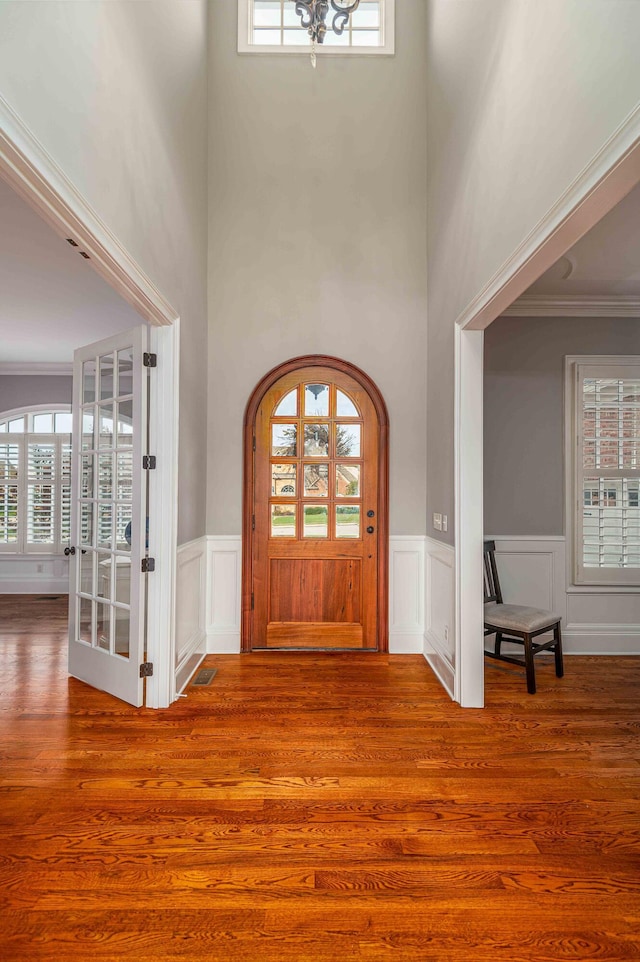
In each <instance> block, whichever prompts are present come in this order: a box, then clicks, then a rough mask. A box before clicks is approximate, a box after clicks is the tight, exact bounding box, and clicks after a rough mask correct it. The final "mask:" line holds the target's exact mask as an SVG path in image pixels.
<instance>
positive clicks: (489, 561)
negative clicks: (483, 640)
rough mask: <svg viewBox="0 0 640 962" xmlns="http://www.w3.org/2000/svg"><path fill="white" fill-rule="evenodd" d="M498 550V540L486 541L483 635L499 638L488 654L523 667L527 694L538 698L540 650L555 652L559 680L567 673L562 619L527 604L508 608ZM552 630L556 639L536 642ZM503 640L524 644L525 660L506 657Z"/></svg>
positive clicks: (486, 652) (486, 653) (490, 656)
mask: <svg viewBox="0 0 640 962" xmlns="http://www.w3.org/2000/svg"><path fill="white" fill-rule="evenodd" d="M495 551H496V545H495V541H485V543H484V602H485V604H484V633H485V636H486V635H495V636H496V639H495V646H494V650H493V651H487V650H486V649H485V655H488V657H489V658H496V659H498V660H499V661H508V662H510V663H511V664H513V665H520V666H524V668H525V669H526V672H527V691H528V692H529V694H530V695H535V693H536V675H535V668H534V665H533V658H534V655H537V654H538V652H539V651H553V653H554V655H555V660H556V675H557V676H558V678H562V676H563V674H564V668H563V664H562V636H561V633H560V621H561V618H559V617H558V615H554V614H553V613H552V612H551V611H544V610H543V609H542V608H527V607H525V606H524V605H505V604H504V603H503V601H502V591H501V590H500V581H499V579H498V568H497V565H496V555H495ZM549 631H553V638H549V639H548V640H547V641H539V642H534V640H533V639H534V638H537V637H538V636H539V635H544V634H547V633H548V632H549ZM503 641H508V642H515V643H516V644H518V645H523V647H524V661H523V660H522V659H521V658H514V657H513V656H511V655H503V654H502V652H501V650H500V649H501V646H502V642H503Z"/></svg>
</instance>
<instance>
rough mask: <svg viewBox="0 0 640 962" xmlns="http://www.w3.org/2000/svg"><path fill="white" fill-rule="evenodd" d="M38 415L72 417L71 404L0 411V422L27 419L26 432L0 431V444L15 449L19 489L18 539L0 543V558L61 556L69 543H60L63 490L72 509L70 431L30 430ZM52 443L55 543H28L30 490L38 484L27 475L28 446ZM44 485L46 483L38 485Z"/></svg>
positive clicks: (17, 485) (40, 405) (42, 405)
mask: <svg viewBox="0 0 640 962" xmlns="http://www.w3.org/2000/svg"><path fill="white" fill-rule="evenodd" d="M38 414H53V415H55V414H71V405H70V404H34V405H31V406H29V407H20V408H13V409H12V410H9V411H2V412H0V422H5V421H11V420H14V419H15V418H19V417H24V418H25V419H26V430H25V431H16V432H9V431H6V432H5V431H3V432H0V444H3V443H8V442H10V443H12V444H15V445H16V446H17V447H18V478H17V483H16V485H15V486H16V487H17V488H18V537H17V540H16V541H15V542H9V543H6V542H0V556H7V555H9V556H13V557H15V556H25V555H34V554H36V555H47V556H52V555H55V556H57V555H61V554H62V553H63V550H64V547H65V545H66V544H67V543H68V541H63V540H62V537H61V535H62V501H63V488H64V487H65V486H66V487H67V488H68V489H69V490H68V498H67V500H68V502H69V510H71V445H72V432H71V431H69V432H56V431H50V432H47V433H42V432H36V431H33V430H31V425H32V422H33V416H34V415H38ZM34 442H35V443H43V444H51V445H53V447H54V449H55V455H54V476H53V478H52V479H51V486H53V487H54V488H55V495H54V516H53V529H54V540H53V541H52V542H49V543H42V542H29V541H28V530H29V518H28V504H29V488H30V486H32V485H34V484H36V483H38V482H37V481H36V480H34V479H33V478H30V476H29V445H30V444H33V443H34ZM65 444H68V445H69V474H68V477H67V476H66V475H65V473H64V472H63V469H62V466H63V447H64V445H65ZM40 483H42V484H47V483H48V482H40Z"/></svg>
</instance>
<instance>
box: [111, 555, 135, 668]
mask: <svg viewBox="0 0 640 962" xmlns="http://www.w3.org/2000/svg"><path fill="white" fill-rule="evenodd" d="M129 573H130V572H129V571H127V573H126V574H127V578H128V577H129ZM113 617H114V621H115V625H114V629H115V653H116V655H120V657H121V658H128V657H129V631H130V624H129V623H130V619H131V615H130V611H129V609H128V608H119V607H116V608H114V609H113Z"/></svg>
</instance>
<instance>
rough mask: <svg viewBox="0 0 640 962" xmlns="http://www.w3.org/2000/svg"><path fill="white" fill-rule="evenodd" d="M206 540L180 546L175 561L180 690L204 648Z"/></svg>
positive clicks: (177, 678)
mask: <svg viewBox="0 0 640 962" xmlns="http://www.w3.org/2000/svg"><path fill="white" fill-rule="evenodd" d="M206 548H207V541H206V538H198V539H197V540H196V541H190V542H188V543H187V544H183V545H180V547H179V548H178V557H177V564H176V645H175V685H176V692H181V691H182V689H183V688H184V686H185V685H186V684H187V682H188V681H189V679H190V678H191V676H192V674H193V673H194V671H195V670H196V668H197V667H198V665H199V664H200V662H201V661H202V659H203V658H204V656H205V654H206V648H207V633H206V628H205V599H206V590H207V580H208V579H207V551H206Z"/></svg>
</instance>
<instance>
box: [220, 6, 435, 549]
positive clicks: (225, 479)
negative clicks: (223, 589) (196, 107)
mask: <svg viewBox="0 0 640 962" xmlns="http://www.w3.org/2000/svg"><path fill="white" fill-rule="evenodd" d="M210 26H211V33H210V68H209V71H210V87H209V116H210V123H211V137H210V181H209V184H210V187H209V192H210V193H209V201H210V208H209V209H210V218H209V224H210V249H209V250H210V254H209V310H210V314H209V370H210V379H209V469H208V482H209V500H208V522H207V530H208V532H209V534H215V535H224V534H230V535H238V534H239V533H240V531H241V490H242V489H241V477H242V420H243V413H244V408H245V405H246V403H247V400H248V398H249V395H250V394H251V391H252V390H253V388H254V386H255V385H256V383H257V382H258V381H259V380H260V378H261V377H262V375H263V374H265V373H266V372H267V371H268V370H269V369H270V368H272V367H274V366H275V365H277V364H278V363H280V362H282V361H284V360H286V359H288V358H291V357H295V356H297V355H301V354H307V353H313V354H330V355H334V356H338V357H342V358H345V359H346V360H348V361H351V362H353V363H355V364H356V365H358V366H359V367H361V368H363V369H364V370H365V371H366V372H367V373H368V374H369V375H370V376H371V377H372V378H373V379H374V381H375V382H376V383H377V385H378V387H379V388H380V390H381V392H382V394H383V395H384V397H385V400H386V402H387V405H388V408H389V415H390V422H391V459H390V460H391V478H390V498H391V504H390V524H391V532H392V533H394V534H424V531H425V500H426V492H425V447H426V442H425V435H426V394H425V374H426V217H427V211H426V175H425V170H426V46H425V32H426V5H425V3H424V2H423V0H401V2H399V3H398V4H397V5H396V31H397V38H396V55H395V57H375V56H373V57H351V58H348V57H344V58H340V57H327V58H320V57H319V58H318V66H317V69H316V70H313V69H312V67H311V64H310V61H309V55H308V52H307V51H306V50H305V51H303V52H302V53H301V55H299V56H283V55H281V54H280V55H271V54H249V55H238V54H237V53H236V32H237V31H236V4H235V3H230V2H227V0H224V2H222V0H218V2H214V3H213V4H212V5H211V24H210Z"/></svg>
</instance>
